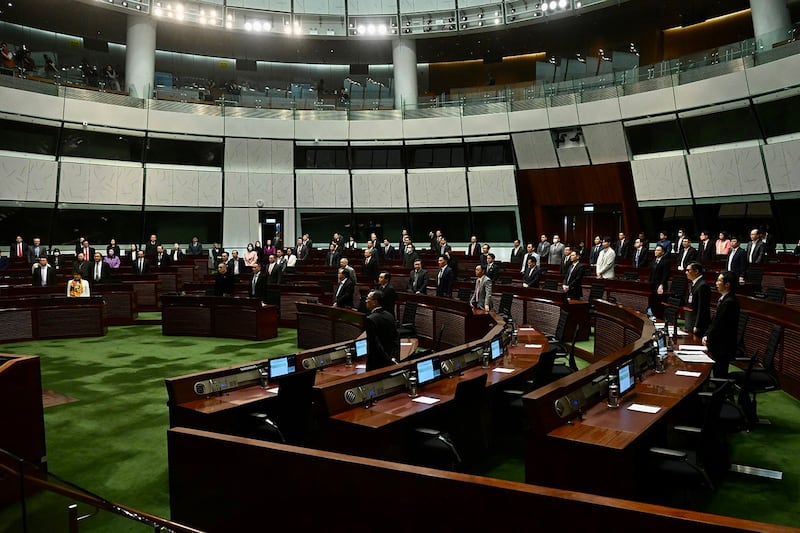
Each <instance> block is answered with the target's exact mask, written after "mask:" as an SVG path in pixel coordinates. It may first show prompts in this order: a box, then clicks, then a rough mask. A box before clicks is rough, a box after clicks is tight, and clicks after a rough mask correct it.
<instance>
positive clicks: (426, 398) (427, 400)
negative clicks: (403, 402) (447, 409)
mask: <svg viewBox="0 0 800 533" xmlns="http://www.w3.org/2000/svg"><path fill="white" fill-rule="evenodd" d="M411 401H412V402H419V403H424V404H425V405H431V404H434V403H436V402H438V401H439V398H431V397H430V396H417V397H416V398H414V399H413V400H411Z"/></svg>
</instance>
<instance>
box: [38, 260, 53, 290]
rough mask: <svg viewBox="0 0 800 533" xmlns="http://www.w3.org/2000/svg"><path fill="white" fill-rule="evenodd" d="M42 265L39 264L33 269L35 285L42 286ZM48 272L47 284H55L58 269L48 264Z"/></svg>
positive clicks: (46, 276) (46, 275)
mask: <svg viewBox="0 0 800 533" xmlns="http://www.w3.org/2000/svg"><path fill="white" fill-rule="evenodd" d="M41 268H42V267H40V266H37V267H36V268H34V269H33V279H32V284H33V286H34V287H41V286H42V273H41ZM45 268H47V273H46V274H45V282H44V284H45V285H55V284H56V269H55V268H53V267H52V266H50V265H47V266H46V267H45Z"/></svg>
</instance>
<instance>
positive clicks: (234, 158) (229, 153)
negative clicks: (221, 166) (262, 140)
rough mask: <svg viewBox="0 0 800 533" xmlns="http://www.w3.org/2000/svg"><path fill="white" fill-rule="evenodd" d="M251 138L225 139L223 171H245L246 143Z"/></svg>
mask: <svg viewBox="0 0 800 533" xmlns="http://www.w3.org/2000/svg"><path fill="white" fill-rule="evenodd" d="M250 142H253V141H252V140H251V139H238V138H228V139H225V171H226V172H247V145H248V144H249V143H250Z"/></svg>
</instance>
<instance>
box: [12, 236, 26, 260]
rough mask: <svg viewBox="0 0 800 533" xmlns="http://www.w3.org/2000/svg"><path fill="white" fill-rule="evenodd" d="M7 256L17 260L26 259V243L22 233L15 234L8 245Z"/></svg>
mask: <svg viewBox="0 0 800 533" xmlns="http://www.w3.org/2000/svg"><path fill="white" fill-rule="evenodd" d="M8 257H10V258H12V259H17V260H19V261H26V260H27V259H28V245H27V244H25V241H24V240H23V239H22V235H17V238H16V240H15V242H14V244H12V245H11V246H10V247H9V249H8Z"/></svg>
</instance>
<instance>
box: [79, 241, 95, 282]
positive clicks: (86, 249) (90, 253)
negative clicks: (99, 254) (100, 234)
mask: <svg viewBox="0 0 800 533" xmlns="http://www.w3.org/2000/svg"><path fill="white" fill-rule="evenodd" d="M81 253H82V254H83V257H84V259H85V260H86V261H91V260H92V258H93V257H94V248H93V247H92V246H90V245H89V241H87V240H84V241H83V243H81ZM84 279H86V276H84Z"/></svg>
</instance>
